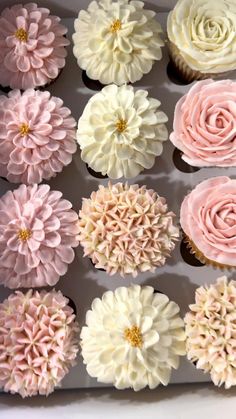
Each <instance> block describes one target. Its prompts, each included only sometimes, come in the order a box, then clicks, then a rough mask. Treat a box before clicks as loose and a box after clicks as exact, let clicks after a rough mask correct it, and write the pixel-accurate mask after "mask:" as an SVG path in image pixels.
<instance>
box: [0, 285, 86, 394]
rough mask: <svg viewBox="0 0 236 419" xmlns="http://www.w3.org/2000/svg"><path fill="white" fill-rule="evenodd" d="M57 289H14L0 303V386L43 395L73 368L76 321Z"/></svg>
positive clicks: (77, 346)
mask: <svg viewBox="0 0 236 419" xmlns="http://www.w3.org/2000/svg"><path fill="white" fill-rule="evenodd" d="M68 303H69V300H68V299H67V298H65V297H64V296H63V295H62V293H61V292H60V291H55V290H53V291H50V292H47V291H41V292H38V291H33V290H29V291H28V292H27V293H26V294H23V293H22V292H19V291H16V292H15V293H14V294H11V295H10V296H9V297H8V299H6V300H5V301H4V302H3V303H2V304H0V329H1V333H0V388H2V389H3V390H4V391H6V392H10V393H12V394H15V393H18V394H20V395H21V396H22V397H30V396H35V395H38V394H40V395H46V396H48V395H49V394H50V393H52V392H53V391H54V388H55V387H58V386H60V385H61V381H62V380H63V378H64V376H65V375H66V374H67V373H68V372H69V368H70V367H71V366H74V365H75V364H76V356H77V353H78V349H79V344H78V336H77V334H78V330H79V327H78V323H77V322H76V321H75V315H74V314H73V310H72V308H71V307H70V306H69V305H68Z"/></svg>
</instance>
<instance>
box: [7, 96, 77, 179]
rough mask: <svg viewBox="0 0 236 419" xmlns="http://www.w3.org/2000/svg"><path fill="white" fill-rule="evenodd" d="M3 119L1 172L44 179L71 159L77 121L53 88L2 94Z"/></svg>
mask: <svg viewBox="0 0 236 419" xmlns="http://www.w3.org/2000/svg"><path fill="white" fill-rule="evenodd" d="M0 121H1V122H0V140H1V148H0V176H2V177H5V178H7V179H8V180H9V181H10V182H15V183H25V184H33V183H40V182H41V181H42V180H43V179H50V178H51V177H53V176H55V175H56V174H57V173H59V172H61V171H62V169H63V167H64V166H66V165H68V164H69V163H70V162H71V160H72V155H73V153H75V151H76V141H75V125H76V121H75V120H74V118H72V116H71V112H70V110H69V109H68V108H66V107H64V106H63V101H62V100H61V99H59V98H57V97H54V96H50V93H49V92H40V91H36V90H33V89H28V90H26V91H25V92H24V93H22V94H21V92H20V90H13V91H12V92H10V93H9V95H8V97H6V96H0Z"/></svg>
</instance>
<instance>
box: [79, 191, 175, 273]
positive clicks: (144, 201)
mask: <svg viewBox="0 0 236 419" xmlns="http://www.w3.org/2000/svg"><path fill="white" fill-rule="evenodd" d="M174 217H175V215H174V213H173V212H171V211H169V210H168V207H167V204H166V200H165V198H162V197H160V196H159V195H158V194H157V193H156V192H154V191H153V190H152V189H147V187H146V186H142V187H140V186H138V185H131V186H129V185H128V184H122V183H117V184H114V185H112V184H110V183H109V185H108V186H107V187H104V186H102V185H100V186H99V189H98V190H97V191H96V192H93V193H92V194H91V196H90V198H89V199H85V198H84V199H83V204H82V208H81V210H80V213H79V223H78V226H79V240H80V244H81V246H82V247H83V248H84V256H89V257H90V258H91V260H92V262H93V264H94V265H95V267H96V268H98V269H104V270H105V271H106V272H107V273H108V274H109V275H114V274H115V273H119V274H120V275H121V276H125V275H127V274H131V275H132V276H133V277H135V276H137V274H138V273H139V272H146V271H151V272H154V271H155V269H156V268H157V267H159V266H162V265H164V263H165V262H166V258H167V257H169V256H170V254H171V252H172V250H173V249H174V247H175V241H176V240H178V237H179V230H178V228H177V227H176V226H175V224H174Z"/></svg>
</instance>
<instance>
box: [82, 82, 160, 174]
mask: <svg viewBox="0 0 236 419" xmlns="http://www.w3.org/2000/svg"><path fill="white" fill-rule="evenodd" d="M159 106H160V102H159V101H158V100H157V99H153V98H149V97H148V92H147V91H146V90H137V91H136V92H135V91H134V88H133V87H132V86H126V85H123V86H120V87H118V86H116V85H114V84H113V85H110V86H106V87H104V88H103V89H102V91H101V92H99V93H97V94H95V95H94V96H92V98H91V99H90V100H89V101H88V104H87V105H86V107H85V109H84V112H83V114H82V116H81V117H80V119H79V123H78V130H77V141H78V143H79V145H80V148H81V158H82V160H83V161H85V162H86V163H87V164H88V166H89V167H90V168H91V169H93V170H94V171H95V172H101V173H102V175H108V177H110V178H112V179H119V178H121V177H123V176H124V177H125V178H133V177H135V176H137V175H138V174H139V173H140V172H141V171H142V170H144V169H150V168H151V167H152V166H153V165H154V163H155V157H156V156H159V155H160V154H161V153H162V150H163V142H164V141H166V140H167V139H168V131H167V128H166V125H165V123H166V122H167V121H168V118H167V116H166V115H165V113H164V112H162V111H160V110H159Z"/></svg>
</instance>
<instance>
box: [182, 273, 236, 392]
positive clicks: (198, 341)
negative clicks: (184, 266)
mask: <svg viewBox="0 0 236 419" xmlns="http://www.w3.org/2000/svg"><path fill="white" fill-rule="evenodd" d="M189 308H190V311H189V312H188V313H187V314H186V316H185V324H186V335H187V357H188V359H189V360H190V361H192V362H193V363H195V365H196V367H197V368H198V369H201V370H203V371H204V372H206V373H210V375H211V379H212V381H213V383H214V384H215V385H216V386H221V385H222V384H224V385H225V388H226V389H228V388H230V387H231V386H235V385H236V353H235V339H236V326H235V316H236V282H235V281H228V280H227V278H226V277H225V276H223V277H221V278H218V279H217V281H216V283H215V284H211V285H209V286H205V287H200V288H198V289H197V290H196V295H195V302H194V304H191V305H190V306H189Z"/></svg>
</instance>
